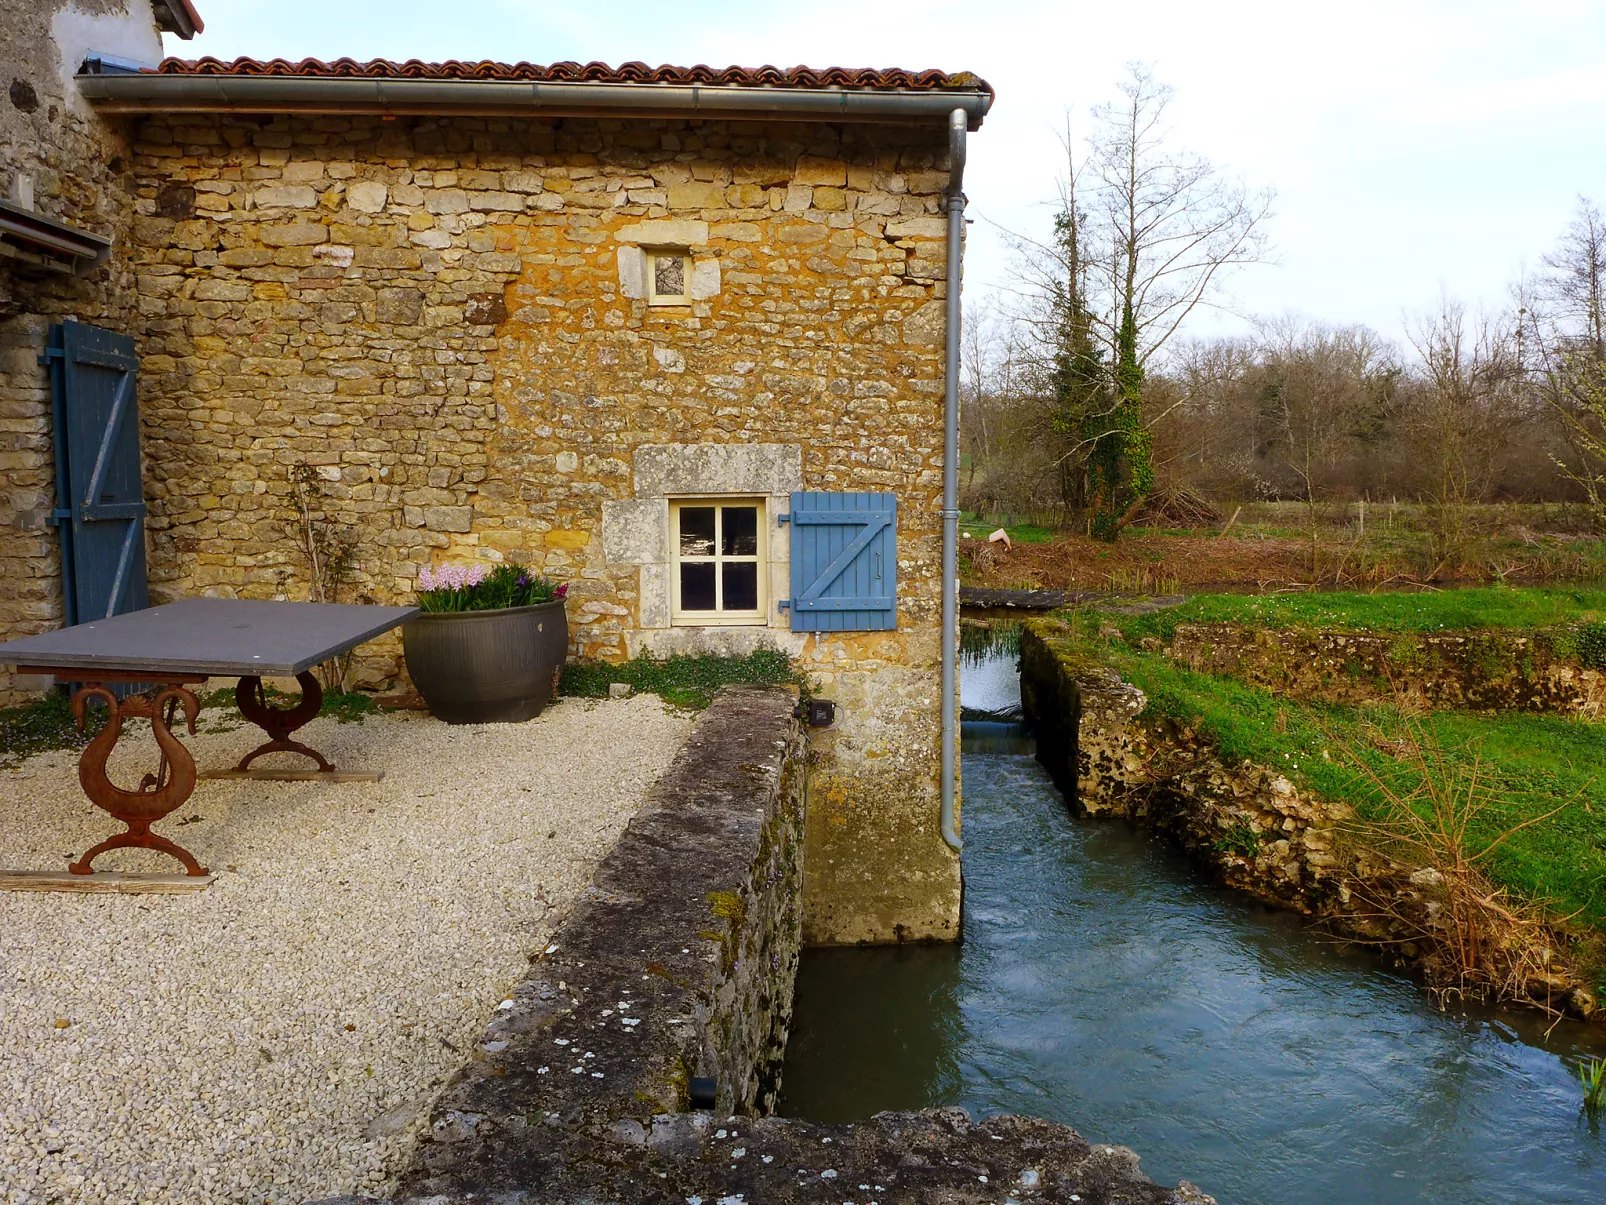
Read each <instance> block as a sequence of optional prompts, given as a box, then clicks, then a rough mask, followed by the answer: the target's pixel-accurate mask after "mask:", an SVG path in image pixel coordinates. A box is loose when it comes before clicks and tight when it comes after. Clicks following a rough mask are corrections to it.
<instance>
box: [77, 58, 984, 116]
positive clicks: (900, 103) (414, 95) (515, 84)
mask: <svg viewBox="0 0 1606 1205" xmlns="http://www.w3.org/2000/svg"><path fill="white" fill-rule="evenodd" d="M76 81H77V84H78V88H79V91H81V92H82V93H83V95H84V96H85V97H87V98H88V99H89V100H90V101H91V102H93V103H94V106H95V108H96V110H97V111H99V112H101V113H105V114H116V113H217V112H237V113H379V114H389V115H402V114H410V115H411V114H418V115H424V114H440V115H445V114H463V115H469V114H474V115H519V114H523V115H541V114H546V115H551V116H554V117H560V116H584V115H590V114H608V115H610V116H636V117H663V116H670V115H693V116H700V117H713V118H719V117H728V118H738V119H740V118H761V119H770V120H773V119H775V118H777V117H781V118H787V117H795V118H811V119H815V120H832V121H866V122H931V121H936V120H940V119H942V118H945V117H947V116H948V115H949V114H950V113H953V112H956V111H957V112H961V113H963V114H964V115H965V119H966V123H967V125H968V127H969V128H970V129H976V128H978V127H979V126H980V125H981V121H982V118H983V117H984V116H985V115H986V113H987V110H988V108H989V107H991V105H992V99H993V98H992V94H991V93H988V92H982V91H979V90H962V89H932V90H930V91H913V90H905V91H894V90H890V89H875V88H783V87H743V86H736V85H729V84H709V85H699V84H690V85H688V84H621V83H564V84H549V83H530V82H523V81H508V80H440V79H395V78H385V77H377V76H358V77H349V76H335V77H327V76H316V75H158V74H156V73H154V72H142V73H141V74H139V75H96V74H92V73H85V74H80V75H78V76H77V77H76Z"/></svg>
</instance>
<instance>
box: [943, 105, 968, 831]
mask: <svg viewBox="0 0 1606 1205" xmlns="http://www.w3.org/2000/svg"><path fill="white" fill-rule="evenodd" d="M968 124H969V123H968V121H967V119H966V116H965V111H964V110H963V109H955V110H954V111H953V112H952V113H950V114H949V115H948V152H949V160H950V165H949V170H948V190H947V207H948V263H947V281H948V308H947V321H946V323H945V324H944V329H943V351H944V358H945V363H944V365H943V398H942V409H943V414H942V421H943V453H942V839H943V840H944V841H946V842H947V843H948V846H949V848H950V849H953V850H955V851H958V850H961V849H963V848H964V842H962V841H960V839H959V833H958V832H957V831H956V830H955V828H954V820H955V816H954V802H955V799H954V794H955V792H954V787H955V777H956V773H955V772H956V769H957V766H956V764H955V763H956V760H957V757H958V744H959V740H958V737H959V725H958V723H957V716H956V715H955V703H954V695H955V693H956V692H955V690H954V687H955V684H956V679H957V677H958V675H957V673H956V670H957V666H956V665H955V661H956V659H957V657H958V646H959V326H960V317H961V310H960V304H959V303H960V282H961V275H962V273H963V263H962V257H963V246H964V232H965V194H964V182H965V132H966V129H967V127H968Z"/></svg>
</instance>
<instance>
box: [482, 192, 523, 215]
mask: <svg viewBox="0 0 1606 1205" xmlns="http://www.w3.org/2000/svg"><path fill="white" fill-rule="evenodd" d="M468 205H469V208H470V209H473V210H476V211H479V212H491V213H496V212H506V213H518V212H520V211H521V210H522V209H523V208H524V198H523V197H521V196H516V195H514V194H513V193H510V192H476V193H471V194H469V198H468Z"/></svg>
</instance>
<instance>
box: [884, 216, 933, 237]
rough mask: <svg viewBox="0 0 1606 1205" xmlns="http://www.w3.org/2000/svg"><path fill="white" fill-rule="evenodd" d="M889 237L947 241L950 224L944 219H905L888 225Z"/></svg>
mask: <svg viewBox="0 0 1606 1205" xmlns="http://www.w3.org/2000/svg"><path fill="white" fill-rule="evenodd" d="M887 237H888V238H928V239H946V238H947V237H948V222H947V220H946V219H944V218H903V219H901V220H900V221H896V222H888V223H887Z"/></svg>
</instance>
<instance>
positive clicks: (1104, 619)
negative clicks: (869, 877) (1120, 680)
mask: <svg viewBox="0 0 1606 1205" xmlns="http://www.w3.org/2000/svg"><path fill="white" fill-rule="evenodd" d="M1256 606H1259V607H1261V608H1262V610H1260V611H1258V612H1257V611H1255V610H1253V609H1252V608H1254V607H1256ZM1602 606H1606V596H1603V595H1602V594H1601V593H1599V592H1595V591H1556V590H1490V591H1465V592H1459V593H1457V594H1432V595H1408V596H1401V595H1359V596H1334V595H1326V596H1308V595H1306V596H1297V597H1290V598H1275V599H1273V598H1246V597H1242V596H1228V597H1220V596H1217V597H1201V598H1197V599H1195V600H1193V601H1192V602H1190V603H1189V604H1188V605H1187V606H1186V607H1182V608H1178V609H1176V610H1175V611H1169V612H1164V613H1160V614H1156V615H1148V616H1117V615H1097V614H1088V613H1082V614H1075V613H1072V614H1069V615H1066V616H1064V617H1063V618H1065V619H1066V620H1067V622H1068V623H1070V624H1071V626H1072V629H1073V633H1074V635H1073V642H1074V645H1075V648H1076V651H1077V652H1079V653H1081V654H1082V655H1084V656H1087V657H1088V658H1090V659H1093V660H1097V661H1100V662H1103V663H1105V664H1109V665H1112V666H1114V667H1115V668H1116V669H1117V670H1118V671H1119V672H1120V673H1121V675H1122V676H1123V677H1124V678H1125V679H1126V680H1127V681H1128V682H1131V683H1133V684H1134V685H1136V686H1138V687H1139V688H1141V689H1142V690H1143V691H1144V693H1145V694H1146V695H1147V696H1148V708H1147V714H1148V715H1149V716H1151V717H1164V718H1168V719H1171V720H1174V721H1176V722H1177V723H1179V724H1181V725H1185V726H1187V727H1190V728H1192V729H1193V730H1194V731H1196V732H1199V733H1201V734H1203V735H1206V736H1207V737H1208V738H1209V739H1210V740H1211V742H1212V743H1213V744H1214V745H1215V746H1216V747H1217V749H1218V750H1219V751H1220V753H1221V755H1222V756H1223V758H1224V759H1226V760H1228V761H1230V762H1236V761H1250V762H1253V763H1256V764H1258V765H1264V766H1269V767H1275V768H1277V769H1279V770H1281V771H1282V772H1283V773H1285V774H1286V775H1287V776H1288V777H1289V778H1290V779H1291V780H1293V781H1294V782H1295V783H1296V784H1298V785H1299V786H1300V787H1301V788H1302V789H1305V790H1308V791H1311V792H1314V793H1315V794H1317V795H1319V796H1321V797H1323V798H1326V799H1330V800H1337V801H1343V802H1346V803H1348V804H1350V805H1351V806H1352V807H1354V808H1355V810H1356V813H1357V815H1358V817H1359V819H1360V822H1361V824H1360V826H1359V827H1358V828H1357V830H1356V831H1355V832H1354V833H1352V834H1351V836H1352V837H1353V838H1354V839H1356V840H1359V841H1362V842H1367V841H1369V840H1372V841H1378V840H1381V837H1380V834H1381V833H1382V832H1383V830H1382V828H1381V827H1380V826H1382V825H1383V824H1384V823H1385V822H1387V821H1388V820H1389V818H1390V816H1391V810H1392V808H1393V807H1395V806H1396V805H1397V802H1398V801H1399V800H1401V799H1408V800H1410V801H1411V804H1410V806H1412V807H1413V809H1415V810H1417V812H1418V814H1423V811H1424V809H1426V808H1427V807H1428V805H1427V803H1426V802H1425V800H1424V799H1423V797H1422V795H1421V788H1422V787H1423V786H1424V785H1425V776H1427V775H1429V774H1431V775H1432V776H1433V778H1434V779H1435V780H1437V781H1438V782H1439V783H1444V782H1447V781H1452V780H1453V781H1455V782H1457V783H1460V784H1462V785H1463V786H1465V784H1468V783H1471V782H1472V781H1473V778H1474V776H1475V778H1476V782H1477V786H1476V788H1473V789H1469V791H1468V797H1469V798H1470V799H1472V801H1473V803H1474V806H1473V807H1471V808H1468V809H1467V816H1466V834H1465V846H1466V849H1467V850H1468V852H1470V853H1472V854H1478V853H1479V852H1480V851H1483V850H1488V851H1489V853H1488V856H1487V858H1486V859H1484V860H1483V868H1484V870H1485V872H1486V873H1487V874H1488V876H1489V878H1490V880H1491V881H1492V882H1493V883H1494V884H1495V885H1496V886H1498V887H1502V888H1505V889H1507V890H1508V891H1510V892H1511V893H1512V895H1513V896H1514V897H1516V898H1518V899H1521V900H1524V901H1529V902H1532V903H1534V904H1536V905H1538V906H1540V907H1541V908H1542V910H1543V911H1544V913H1545V914H1546V915H1547V916H1549V917H1550V918H1551V919H1552V920H1553V921H1556V922H1559V923H1562V924H1564V925H1567V926H1570V927H1572V929H1573V931H1574V932H1581V933H1585V934H1586V937H1587V939H1586V940H1585V941H1584V943H1583V945H1582V946H1581V947H1580V958H1581V960H1582V961H1583V962H1584V963H1585V964H1586V965H1587V970H1588V972H1589V973H1590V974H1592V975H1593V976H1594V977H1595V979H1596V980H1597V982H1598V983H1599V986H1601V987H1602V988H1606V725H1602V724H1599V723H1588V722H1581V721H1578V720H1574V719H1567V718H1557V717H1548V716H1536V715H1519V714H1499V715H1482V714H1472V713H1467V712H1454V711H1440V712H1434V713H1432V714H1429V715H1422V714H1420V713H1417V714H1411V713H1408V712H1405V711H1402V710H1401V709H1400V708H1398V707H1396V706H1393V705H1375V706H1366V707H1360V708H1355V707H1340V706H1328V705H1323V704H1319V703H1303V702H1298V701H1295V700H1292V699H1290V698H1288V697H1287V696H1286V695H1282V694H1277V693H1273V692H1272V691H1269V690H1266V689H1262V688H1259V687H1255V686H1251V685H1246V684H1244V683H1242V682H1239V681H1236V680H1233V679H1230V678H1225V677H1217V676H1214V675H1210V674H1202V673H1195V672H1192V671H1190V670H1188V669H1186V668H1184V667H1182V666H1181V665H1179V664H1178V663H1177V662H1175V661H1173V660H1171V659H1170V658H1169V657H1167V656H1166V655H1165V654H1164V653H1163V651H1161V650H1160V649H1159V648H1157V647H1156V645H1155V643H1154V640H1153V639H1149V638H1152V637H1159V638H1161V639H1165V638H1166V637H1168V636H1169V633H1170V631H1171V630H1173V629H1174V627H1175V624H1176V623H1177V622H1179V621H1190V620H1191V621H1207V622H1208V621H1233V622H1260V623H1264V624H1265V625H1266V626H1274V627H1275V626H1279V625H1281V626H1294V625H1301V626H1305V625H1308V626H1311V627H1340V626H1342V627H1355V628H1364V629H1367V630H1373V631H1402V632H1405V631H1423V630H1437V629H1439V628H1444V629H1445V630H1450V629H1454V628H1460V627H1471V626H1499V625H1507V626H1520V627H1531V626H1543V625H1546V624H1559V623H1566V622H1570V621H1574V620H1584V621H1590V620H1591V617H1593V616H1595V615H1597V614H1598V613H1599V610H1600V608H1601V607H1602ZM1413 741H1414V742H1418V743H1419V744H1420V745H1421V746H1422V747H1425V748H1426V749H1427V750H1428V753H1429V757H1428V758H1427V760H1426V762H1424V761H1423V760H1421V759H1413V758H1411V757H1409V756H1405V755H1404V754H1403V753H1402V750H1404V749H1407V748H1409V747H1410V745H1411V743H1412V742H1413ZM1558 809H1559V810H1558ZM1552 813H1554V814H1552ZM1368 826H1371V827H1370V829H1369V827H1368Z"/></svg>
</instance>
